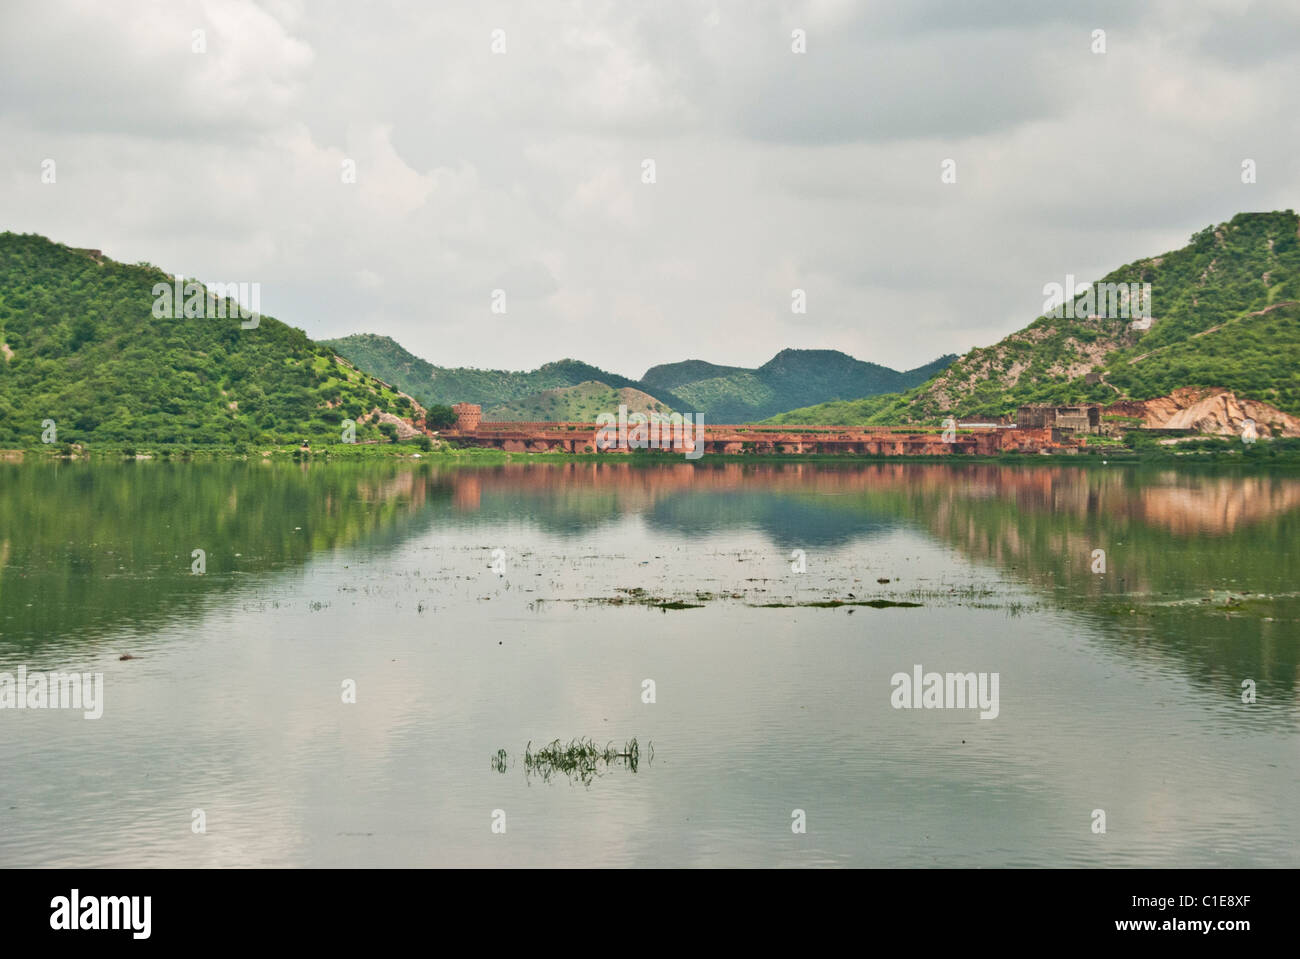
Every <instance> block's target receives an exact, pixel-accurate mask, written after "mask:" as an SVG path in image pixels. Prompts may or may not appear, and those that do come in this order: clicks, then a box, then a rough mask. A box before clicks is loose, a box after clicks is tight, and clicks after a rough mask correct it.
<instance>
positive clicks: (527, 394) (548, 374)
mask: <svg viewBox="0 0 1300 959" xmlns="http://www.w3.org/2000/svg"><path fill="white" fill-rule="evenodd" d="M322 342H323V343H324V344H325V345H326V346H328V347H330V348H331V349H333V350H334V351H335V352H337V353H338V354H339V355H340V356H342V357H344V358H345V359H347V360H349V361H351V362H352V363H355V364H356V365H357V366H359V367H361V368H362V369H365V370H369V371H371V372H372V373H374V374H375V375H376V376H378V377H380V378H382V379H383V380H385V381H386V382H388V383H392V384H393V385H394V386H397V387H398V388H399V389H401V390H402V391H403V392H406V393H410V394H411V396H413V397H415V398H416V399H417V400H419V401H420V402H421V403H423V404H424V405H426V406H432V405H441V406H450V405H451V404H453V403H478V404H479V405H480V406H482V407H483V409H484V413H485V415H487V414H488V411H490V410H492V409H494V408H496V407H501V406H504V405H507V404H513V403H514V402H515V401H517V400H523V399H525V398H530V399H529V401H528V402H529V404H535V403H536V402H537V401H536V400H533V399H531V397H533V396H534V395H536V394H540V393H542V392H545V391H547V390H556V389H560V388H562V387H566V386H577V385H579V384H580V383H591V382H596V383H601V384H604V385H606V386H609V387H612V388H614V389H621V388H623V387H631V388H634V389H641V388H642V387H641V384H640V383H638V382H636V381H635V380H631V379H629V378H627V377H626V376H620V375H619V374H617V373H610V372H608V371H606V370H602V369H599V368H598V367H595V366H592V365H591V364H589V363H583V362H580V361H578V360H559V361H557V362H554V363H547V364H546V365H545V366H542V367H539V368H538V369H535V370H532V371H530V372H526V373H522V372H510V371H508V370H479V369H472V368H469V367H446V366H434V365H433V364H432V363H430V362H429V361H428V360H424V359H421V358H420V357H418V356H416V355H415V354H414V353H411V352H410V351H408V350H407V349H405V348H404V347H403V346H402V345H401V344H400V343H398V342H397V341H396V340H394V339H392V338H391V337H387V336H379V335H376V334H374V333H356V334H353V335H352V336H345V337H342V338H340V339H336V340H323V341H322ZM657 399H658V400H659V401H660V402H662V403H663V404H664V405H668V406H673V405H676V404H677V402H679V401H678V400H677V398H676V397H674V396H672V395H671V394H670V393H665V394H663V395H660V396H658V397H657Z"/></svg>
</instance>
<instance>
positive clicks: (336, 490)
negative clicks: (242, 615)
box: [0, 463, 451, 645]
mask: <svg viewBox="0 0 1300 959" xmlns="http://www.w3.org/2000/svg"><path fill="white" fill-rule="evenodd" d="M450 497H451V487H450V484H448V483H447V482H446V481H445V480H444V481H436V480H433V479H432V478H431V477H430V476H429V475H428V473H427V471H418V470H411V469H406V468H403V467H400V466H398V465H397V464H387V465H385V464H377V465H369V464H367V465H360V464H333V465H330V466H322V467H310V468H307V467H300V466H291V465H288V464H281V465H272V464H269V463H211V464H202V465H197V464H196V465H187V464H172V465H169V464H132V463H127V464H122V465H98V464H96V465H93V466H92V465H87V464H28V465H17V464H15V465H0V560H3V563H2V564H0V639H2V640H3V641H5V642H8V643H19V644H23V645H36V644H41V643H44V642H47V641H50V642H54V641H60V640H64V639H66V640H93V639H94V638H95V637H96V636H97V635H100V634H103V633H104V632H107V631H109V630H113V629H117V628H119V627H141V626H145V627H149V628H154V627H156V626H157V625H159V624H160V623H164V622H176V621H178V620H179V619H181V618H182V617H183V616H184V615H185V614H186V613H188V612H190V611H192V610H193V609H195V608H196V607H197V605H198V604H200V603H201V602H202V601H203V600H204V598H205V597H207V596H210V595H212V594H219V593H224V592H228V591H230V590H233V589H236V588H238V586H239V585H240V584H241V583H248V582H250V581H251V579H248V578H244V577H243V575H241V574H250V573H252V574H256V573H266V572H272V571H276V570H281V569H287V568H292V567H296V566H300V565H302V564H303V563H304V562H306V561H307V560H308V559H309V558H310V556H311V554H312V553H313V552H315V551H317V550H322V549H330V548H333V547H338V546H344V545H349V544H352V543H356V542H359V541H362V540H368V541H372V542H375V541H378V542H383V541H384V540H385V538H386V537H387V538H390V539H393V540H395V539H398V538H400V537H402V536H405V535H409V533H410V532H411V528H412V524H413V523H416V522H418V523H421V524H424V525H427V524H428V523H429V522H431V521H432V519H433V515H432V514H431V513H429V512H427V511H422V507H424V506H425V505H426V504H427V503H428V502H430V501H431V500H433V499H437V498H443V499H450ZM194 549H203V550H204V551H205V552H206V554H207V556H206V559H207V573H206V574H205V575H202V576H196V575H192V574H191V571H190V564H191V558H190V557H191V551H192V550H194Z"/></svg>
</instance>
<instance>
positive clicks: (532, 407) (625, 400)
mask: <svg viewBox="0 0 1300 959" xmlns="http://www.w3.org/2000/svg"><path fill="white" fill-rule="evenodd" d="M619 406H626V407H627V408H628V412H630V413H645V414H647V415H649V414H650V413H664V414H668V413H671V412H672V410H671V409H670V408H669V407H667V406H665V405H664V404H663V403H660V402H659V401H658V400H657V399H655V398H654V397H653V396H651V395H650V394H648V393H643V392H642V391H641V390H638V389H635V388H633V387H630V386H624V387H622V388H620V389H614V388H613V387H611V386H606V385H605V384H604V383H598V382H595V381H589V382H586V383H579V384H578V385H577V386H562V387H560V388H558V389H554V390H543V391H542V392H541V393H532V394H530V395H528V396H524V397H520V398H519V399H517V400H514V401H513V402H510V403H505V404H502V405H500V406H493V407H490V408H488V409H486V410H484V411H483V418H484V419H485V420H496V421H501V420H530V421H534V422H542V423H591V422H594V421H595V419H596V417H597V416H598V415H599V414H601V413H617V412H618V408H619Z"/></svg>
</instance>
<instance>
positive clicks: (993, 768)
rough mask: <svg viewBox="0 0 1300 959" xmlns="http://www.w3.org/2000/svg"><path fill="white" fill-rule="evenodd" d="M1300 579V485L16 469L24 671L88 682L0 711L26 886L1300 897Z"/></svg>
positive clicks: (1153, 479) (1016, 475)
mask: <svg viewBox="0 0 1300 959" xmlns="http://www.w3.org/2000/svg"><path fill="white" fill-rule="evenodd" d="M1298 542H1300V475H1297V474H1275V475H1269V474H1263V473H1245V472H1243V473H1228V472H1223V471H1219V472H1174V471H1169V470H1159V471H1157V470H1138V469H1134V468H1128V467H1122V468H1117V467H1114V466H1111V467H1101V466H1098V467H1096V468H1089V469H1083V468H1077V467H1069V468H1062V467H1054V466H1050V465H1045V466H1041V467H1023V468H1021V467H999V466H988V465H966V466H959V465H946V464H945V465H926V464H906V465H867V466H848V465H845V466H832V467H814V466H808V465H802V466H790V465H782V466H747V467H743V468H742V467H740V466H736V465H726V466H718V465H710V464H709V463H707V461H704V462H702V463H701V464H700V465H697V466H691V465H685V464H683V465H672V466H662V467H632V466H629V465H627V464H615V463H611V464H600V465H590V464H580V465H533V466H509V467H500V468H462V469H454V468H445V467H443V468H439V467H435V466H432V465H429V464H418V465H400V464H377V465H326V466H312V467H299V466H287V465H283V466H271V465H267V464H261V463H258V464H247V465H245V464H213V465H181V464H175V465H168V464H161V463H139V464H124V465H122V466H88V465H81V464H74V465H43V464H0V672H5V671H7V672H10V673H16V671H17V669H18V667H19V666H25V667H26V668H27V669H28V670H65V671H83V672H102V673H103V674H104V713H103V716H102V718H100V719H97V720H86V719H84V718H82V714H81V713H80V712H75V711H71V710H53V709H43V710H42V709H30V710H28V709H24V710H12V709H4V710H0V769H3V776H2V777H0V865H5V866H15V865H17V866H38V865H41V866H51V865H80V866H107V865H125V866H136V865H182V866H234V865H267V866H270V865H320V866H324V865H382V866H398V865H431V864H473V865H492V864H528V865H533V864H563V865H577V864H586V863H596V864H616V865H625V864H627V865H630V864H684V865H724V864H740V865H760V866H770V865H795V866H806V865H840V864H843V865H883V866H933V865H961V866H1003V865H1045V866H1063V865H1080V864H1081V865H1098V866H1100V865H1105V866H1135V865H1144V866H1147V865H1150V866H1155V865H1177V866H1200V865H1220V866H1245V865H1271V866H1297V865H1300V832H1298V831H1297V830H1296V828H1295V823H1296V820H1297V812H1300V799H1298V798H1297V797H1300V748H1298V747H1300V697H1298V696H1297V683H1298V681H1300V672H1298V670H1297V665H1298V663H1300V598H1298V597H1300V585H1298V584H1300V560H1298V557H1297V545H1296V544H1297V543H1298ZM196 548H201V549H203V550H205V551H206V573H204V574H203V575H194V574H193V573H192V572H191V563H192V559H191V554H192V550H194V549H196ZM1096 549H1104V550H1105V552H1106V571H1105V572H1104V573H1096V572H1093V569H1092V568H1093V565H1094V559H1093V551H1094V550H1096ZM498 550H499V551H500V552H495V551H498ZM796 550H802V551H803V553H802V555H803V563H804V565H805V566H806V569H805V571H804V572H795V571H794V570H793V569H792V566H793V565H798V562H799V554H797V553H795V552H794V551H796ZM882 581H887V582H882ZM832 600H841V601H849V602H861V601H868V600H885V601H887V602H890V603H908V604H918V605H900V606H892V605H891V606H885V607H883V608H876V607H872V606H839V607H825V606H823V607H818V606H809V605H800V604H807V603H815V602H827V601H832ZM665 605H668V606H673V605H682V606H686V607H688V608H664V606H665ZM125 653H129V654H131V655H132V656H134V657H136V658H134V659H130V660H121V659H120V658H119V657H120V656H121V655H122V654H125ZM914 664H922V665H923V667H924V669H925V670H926V671H930V670H936V671H940V672H950V671H951V672H967V671H972V672H990V673H992V672H996V673H997V674H998V675H999V678H1000V682H999V715H998V716H997V718H995V719H988V720H981V719H980V718H979V716H978V712H976V711H972V710H968V709H895V708H893V707H892V706H891V702H890V700H891V692H892V688H891V683H890V679H891V677H892V676H893V674H895V673H897V672H905V673H909V674H910V673H911V671H912V668H913V666H914ZM647 679H651V680H653V681H654V692H655V702H654V703H650V704H648V703H645V702H643V701H642V690H643V682H644V681H645V680H647ZM347 680H351V681H352V682H354V683H355V687H356V702H355V704H352V703H345V702H343V698H344V697H343V694H342V688H343V684H344V682H345V681H347ZM1246 680H1251V681H1253V683H1254V684H1255V690H1256V696H1257V701H1256V702H1254V703H1252V704H1244V703H1243V702H1242V683H1243V681H1246ZM579 736H591V737H594V738H595V739H596V740H598V741H599V742H600V743H601V744H602V745H603V744H604V743H605V742H606V741H614V742H615V743H616V744H617V745H619V746H620V747H621V745H622V744H623V743H624V742H625V741H626V740H629V739H631V738H633V737H635V738H636V739H637V740H638V743H639V744H640V747H641V757H640V761H639V763H638V765H637V768H636V769H635V770H632V769H630V768H628V765H627V763H626V761H621V760H615V761H614V762H613V763H611V764H609V765H603V764H602V766H601V775H599V776H597V777H596V778H594V779H592V780H591V781H589V782H585V783H584V782H583V781H581V780H580V779H574V778H569V777H566V776H565V775H564V774H563V772H557V773H556V774H555V775H552V776H551V777H550V778H549V779H546V778H544V777H542V776H540V775H537V774H536V773H530V771H529V769H528V768H527V767H526V766H525V763H524V761H523V753H524V749H525V746H526V745H527V744H528V743H529V742H530V741H531V742H532V744H533V748H534V749H535V748H537V746H538V745H539V744H541V743H544V742H546V741H549V740H552V739H554V738H556V737H559V738H561V739H564V740H568V739H571V738H574V737H579ZM651 745H652V746H653V756H652V757H651V748H650V747H651ZM499 749H504V750H506V753H507V760H506V763H505V766H504V771H500V770H498V769H497V768H494V766H493V764H492V762H491V761H490V760H491V758H492V756H493V754H495V753H496V752H497V750H499ZM196 809H201V810H203V812H204V815H205V817H206V829H207V831H206V833H205V834H196V833H195V832H194V831H193V830H192V828H191V824H192V816H193V811H194V810H196ZM796 809H798V810H803V811H804V814H805V816H806V823H807V832H806V833H805V834H796V833H794V832H793V831H792V828H791V823H792V813H793V811H794V810H796ZM1098 809H1100V810H1104V811H1105V817H1106V832H1105V833H1104V834H1096V833H1094V832H1093V823H1094V819H1093V811H1094V810H1098ZM494 810H501V811H503V812H504V814H505V823H506V831H505V833H504V834H498V833H494V832H493V831H492V828H491V827H492V824H493V816H494Z"/></svg>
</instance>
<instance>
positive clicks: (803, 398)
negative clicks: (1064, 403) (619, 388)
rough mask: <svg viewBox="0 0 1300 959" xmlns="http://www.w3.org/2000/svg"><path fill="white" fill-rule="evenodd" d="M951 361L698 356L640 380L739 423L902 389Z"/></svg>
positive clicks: (811, 354) (825, 353) (828, 354)
mask: <svg viewBox="0 0 1300 959" xmlns="http://www.w3.org/2000/svg"><path fill="white" fill-rule="evenodd" d="M954 359H956V357H955V356H944V357H940V358H939V359H937V360H935V361H933V362H932V363H929V364H927V365H925V366H922V367H918V368H917V369H915V370H908V371H906V372H899V371H898V370H891V369H889V368H888V367H885V366H880V365H878V364H876V363H866V362H863V361H862V360H857V359H854V358H853V357H851V356H849V355H848V354H846V353H841V352H839V351H838V350H782V351H781V352H780V353H778V354H777V355H776V356H774V357H772V359H770V360H768V361H767V362H766V363H764V364H763V365H762V366H760V367H758V368H757V369H753V370H751V369H744V368H742V367H735V366H715V365H714V364H712V363H705V362H703V361H701V360H687V361H686V362H684V363H672V364H668V365H666V366H656V367H653V368H651V369H650V370H648V371H647V372H646V375H645V376H644V377H643V378H642V380H641V383H642V386H643V388H644V389H646V390H648V391H649V392H651V393H654V394H655V395H656V396H659V395H662V391H663V390H665V389H671V390H672V391H673V392H674V393H675V394H676V395H677V396H678V397H680V399H681V401H682V402H683V403H684V404H685V406H684V407H683V408H684V409H689V410H701V411H703V412H704V413H705V415H706V416H707V417H708V418H709V419H710V420H712V421H713V422H715V423H745V422H749V421H752V420H757V419H763V418H764V417H768V416H772V415H773V414H776V413H780V412H783V411H785V410H790V409H794V408H796V407H801V406H806V405H808V404H810V403H818V402H825V401H829V400H850V399H856V398H859V397H864V396H871V395H874V394H878V393H892V392H897V391H899V390H904V389H907V388H908V387H910V386H914V385H916V384H918V383H921V382H923V381H925V380H926V379H928V378H929V377H930V376H931V375H933V374H934V373H935V372H936V371H938V370H941V369H943V368H944V367H946V366H947V365H948V364H949V363H951V362H952V361H953V360H954Z"/></svg>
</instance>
